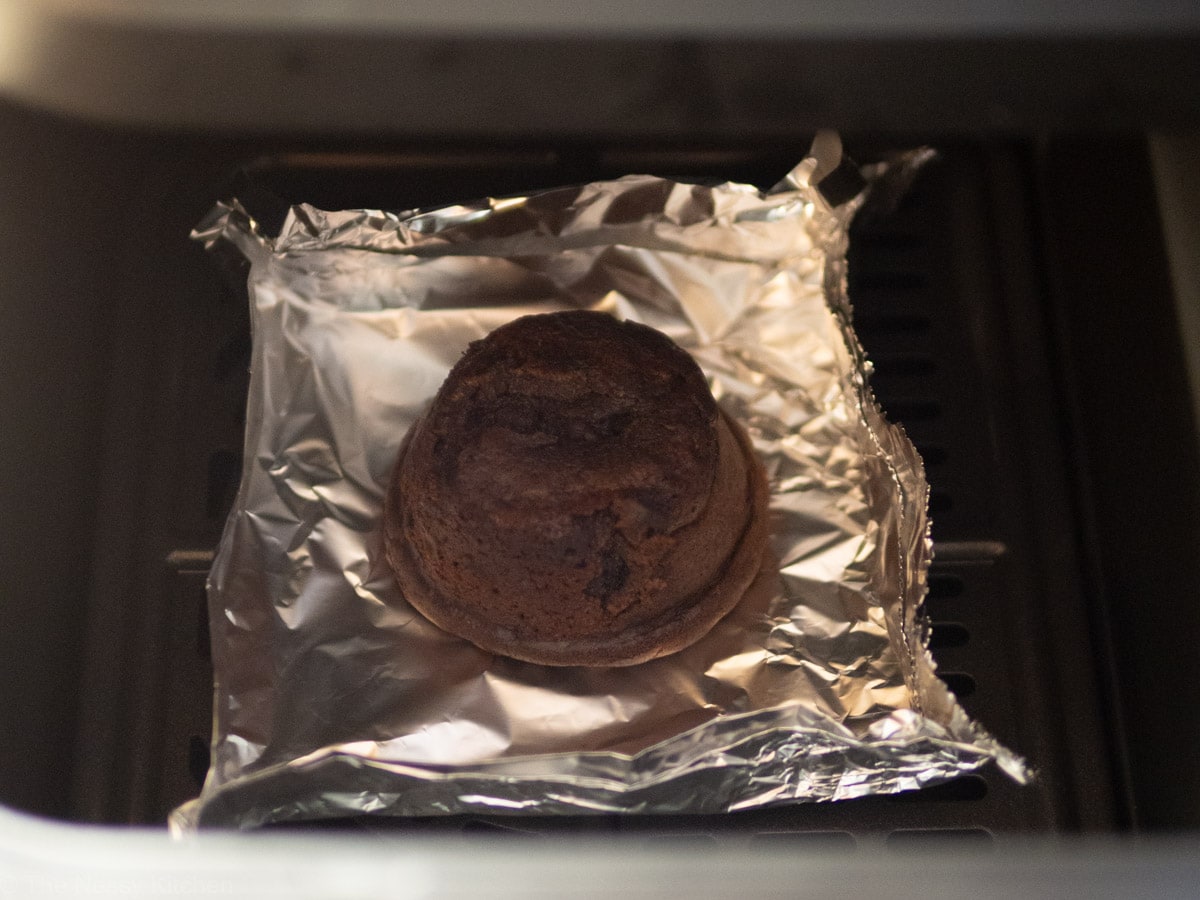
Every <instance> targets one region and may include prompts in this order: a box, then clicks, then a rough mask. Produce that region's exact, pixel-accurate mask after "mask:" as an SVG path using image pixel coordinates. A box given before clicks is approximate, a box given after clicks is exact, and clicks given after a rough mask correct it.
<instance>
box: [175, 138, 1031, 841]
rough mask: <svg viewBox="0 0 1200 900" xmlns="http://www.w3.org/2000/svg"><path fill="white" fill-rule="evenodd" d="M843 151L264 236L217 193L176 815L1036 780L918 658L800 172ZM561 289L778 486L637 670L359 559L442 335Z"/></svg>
mask: <svg viewBox="0 0 1200 900" xmlns="http://www.w3.org/2000/svg"><path fill="white" fill-rule="evenodd" d="M913 162H914V160H913V158H909V159H908V160H906V161H904V162H902V163H900V164H899V165H901V166H911V165H912V164H913ZM839 163H840V145H838V144H837V142H836V140H833V141H830V140H821V141H818V142H817V143H816V144H814V151H813V154H812V156H810V158H808V159H806V160H804V161H803V162H801V163H800V164H799V165H798V166H797V167H796V168H795V169H794V170H793V171H792V172H790V173H789V174H788V175H787V177H786V178H785V179H784V180H783V181H782V182H781V183H780V184H779V185H778V186H777V187H776V188H774V189H773V190H771V191H768V192H765V193H764V192H761V191H760V190H758V189H756V188H754V187H751V186H748V185H742V184H722V185H718V186H708V185H696V184H687V183H679V182H673V181H668V180H664V179H661V178H655V177H650V176H631V177H627V178H622V179H619V180H616V181H611V182H604V183H595V184H588V185H584V186H578V187H571V188H564V189H561V190H555V191H549V192H545V193H540V194H534V195H530V196H523V197H513V198H507V199H498V200H488V201H484V202H481V203H477V204H470V205H464V206H455V207H449V208H445V209H439V210H436V211H432V212H419V213H410V214H394V213H388V212H383V211H378V210H352V211H342V212H328V211H322V210H318V209H314V208H312V207H309V206H297V207H294V208H293V210H292V211H291V213H290V215H289V216H288V218H287V220H286V222H285V224H284V226H283V228H282V231H281V233H280V234H279V235H278V236H277V237H275V238H271V237H269V236H267V235H265V234H263V233H262V232H261V231H260V229H259V228H258V226H257V225H256V223H255V222H254V221H253V220H252V218H251V217H250V216H249V215H248V214H247V212H246V211H245V210H244V209H243V208H242V207H241V206H240V205H239V204H238V203H237V202H236V201H235V202H231V203H227V204H220V205H218V206H217V208H216V209H215V210H214V212H213V213H212V214H211V215H210V217H209V218H208V219H207V220H206V221H205V222H204V223H203V224H202V225H201V226H200V227H199V228H198V229H197V231H196V233H195V237H197V238H198V239H200V240H202V241H204V242H205V243H206V244H207V245H208V246H210V247H215V246H217V245H222V246H228V245H232V246H233V247H235V248H236V249H237V250H238V251H239V252H240V253H241V254H242V255H244V256H245V258H246V259H247V260H249V263H250V268H249V289H250V298H251V308H252V322H253V338H254V340H253V361H252V368H251V386H250V394H249V400H248V412H247V430H246V444H245V457H244V460H245V461H244V469H243V472H242V481H241V487H240V490H239V493H238V495H237V499H236V502H235V505H234V509H233V511H232V513H231V515H230V517H229V520H228V523H227V525H226V528H225V532H224V536H223V538H222V540H221V543H220V547H219V551H218V554H217V558H216V561H215V564H214V566H213V569H212V572H211V575H210V580H209V598H210V612H211V626H212V638H213V661H214V668H215V674H216V689H215V701H216V702H215V720H214V736H213V753H212V766H211V769H210V771H209V774H208V778H207V781H206V783H205V785H204V788H203V791H202V793H201V795H200V797H199V798H198V799H196V800H194V801H192V802H190V803H188V804H186V805H184V806H183V807H181V808H180V809H179V810H177V811H176V812H175V813H174V815H173V817H172V826H173V828H174V830H175V831H176V832H177V833H181V832H187V831H190V830H192V829H195V828H197V827H204V826H210V825H211V826H236V827H252V826H256V825H260V824H264V823H269V822H281V821H289V820H296V819H301V818H303V819H312V818H320V817H327V816H339V815H351V814H361V813H378V814H393V815H412V816H416V815H435V814H449V813H460V812H475V813H481V812H486V813H509V812H511V813H526V814H550V813H581V812H593V811H594V812H610V811H624V812H638V813H678V812H716V811H724V810H737V809H746V808H750V807H756V806H763V805H767V804H774V803H780V802H788V801H810V800H837V799H842V798H849V797H858V796H862V795H865V794H871V793H888V792H895V791H901V790H907V789H911V788H917V787H921V786H924V785H928V784H931V783H935V782H937V781H941V780H944V779H948V778H951V777H954V776H957V775H959V774H962V773H964V772H967V771H970V770H973V769H975V768H977V767H979V766H980V765H982V764H984V763H986V762H988V761H990V760H995V761H997V762H998V763H999V764H1000V765H1001V767H1002V768H1003V769H1004V770H1005V771H1007V772H1008V773H1009V774H1010V775H1012V776H1013V777H1014V778H1016V779H1017V780H1018V781H1023V780H1024V779H1026V778H1027V777H1028V772H1027V770H1026V768H1025V765H1024V763H1023V762H1022V761H1021V760H1020V759H1019V758H1018V757H1016V756H1015V755H1013V754H1012V753H1010V752H1009V751H1008V750H1006V749H1005V748H1003V747H1002V746H1000V745H999V744H998V743H997V742H996V741H994V740H993V739H992V738H990V737H989V736H988V735H987V734H986V733H985V732H984V731H983V730H982V729H981V728H979V727H978V726H976V725H975V724H974V723H972V722H971V721H969V720H968V718H967V716H966V715H965V714H964V713H963V711H962V710H961V708H960V707H959V706H958V704H957V703H956V701H955V700H954V698H953V696H952V695H951V694H950V693H949V692H948V691H947V690H946V688H945V686H944V685H943V684H942V682H941V681H939V680H938V679H937V677H936V674H935V673H934V666H933V662H932V660H931V657H930V655H929V653H928V650H927V647H926V644H927V631H928V629H927V627H926V625H925V622H924V620H923V618H922V617H921V615H920V605H921V601H922V599H923V596H924V592H925V578H926V571H927V569H928V565H929V560H930V553H931V542H930V538H929V528H928V520H927V497H928V487H927V485H926V482H925V476H924V470H923V467H922V464H921V461H920V458H919V457H918V455H917V453H916V451H915V450H914V448H913V446H912V444H911V443H910V442H909V441H908V439H907V438H906V437H905V435H904V434H903V432H902V431H901V430H900V429H899V428H898V427H895V426H892V425H890V424H888V423H887V422H886V421H884V419H883V417H882V415H881V413H880V411H879V408H878V406H877V404H876V403H875V402H874V400H873V399H872V396H871V393H870V390H869V386H868V382H867V374H868V371H869V365H868V364H867V362H866V360H865V359H864V357H863V354H862V351H861V349H860V346H859V344H858V341H857V340H856V339H855V337H854V334H853V331H852V329H851V312H850V306H849V303H848V301H847V298H846V294H845V252H846V247H847V240H848V237H847V228H848V225H849V222H850V219H851V217H852V216H853V215H854V213H855V211H856V210H857V209H858V208H859V206H860V205H861V203H862V202H863V199H864V197H865V196H866V192H863V193H860V194H858V195H857V196H855V197H853V198H851V199H850V200H847V201H845V202H843V203H841V204H840V205H833V204H831V203H830V202H829V201H827V200H826V198H825V197H824V195H823V194H822V192H821V190H820V189H819V187H818V186H817V184H816V182H817V181H818V180H819V178H820V176H822V175H824V174H825V173H827V172H829V171H832V170H834V169H835V168H836V167H837V166H838V165H839ZM866 174H867V176H868V182H872V181H874V182H875V183H877V184H878V183H880V181H879V180H880V179H884V178H887V177H889V170H888V169H886V168H879V169H876V170H874V171H870V172H867V173H866ZM891 174H892V175H893V176H896V177H898V176H897V173H896V171H895V169H893V170H891ZM869 190H870V187H869V186H868V188H867V191H869ZM572 308H587V309H598V310H604V311H607V312H609V313H611V314H613V315H615V316H619V317H622V318H628V319H634V320H637V321H639V322H643V323H645V324H648V325H651V326H653V327H655V328H658V329H660V330H661V331H664V332H665V333H667V334H668V335H670V336H671V337H672V338H673V339H674V340H675V341H676V342H677V343H679V344H680V345H681V346H683V347H684V348H685V349H687V350H688V351H689V352H690V353H691V354H692V355H693V356H694V357H695V359H696V360H697V362H698V363H699V364H700V366H701V368H702V369H703V370H704V372H705V374H706V375H707V377H708V379H709V382H710V384H711V386H712V390H713V393H714V395H715V396H716V398H717V400H718V402H719V403H720V404H721V405H722V407H723V408H724V409H725V410H726V411H727V412H729V413H730V414H732V415H733V416H734V417H736V418H737V419H738V420H739V421H740V422H742V423H743V425H744V426H745V427H746V429H747V431H748V433H749V434H750V435H751V438H752V440H753V442H754V445H755V447H756V449H757V452H758V453H759V454H760V456H761V458H762V461H763V463H764V465H765V467H766V470H767V473H768V477H769V481H770V486H771V513H772V517H773V518H772V531H773V539H772V551H773V555H772V558H771V559H769V560H768V561H767V562H766V563H765V564H764V566H763V569H762V572H761V573H760V575H759V578H758V579H757V581H756V582H755V584H754V586H753V588H752V589H751V590H750V592H749V593H748V594H747V596H746V598H745V599H744V601H743V602H742V603H741V605H740V606H739V607H738V608H737V609H736V610H735V611H734V612H733V613H731V614H730V615H729V616H728V617H726V618H725V619H724V620H723V621H722V622H720V623H719V624H718V625H717V626H716V627H715V628H714V629H713V630H712V631H711V632H710V633H709V634H708V635H707V636H706V637H705V638H703V639H702V640H700V641H699V642H698V643H696V644H695V645H693V646H692V647H690V648H688V649H686V650H684V651H682V652H680V653H677V654H674V655H672V656H669V657H665V658H662V659H658V660H654V661H651V662H648V663H644V664H642V665H638V666H632V667H626V668H583V667H579V668H569V667H568V668H561V667H544V666H538V665H534V664H530V663H523V662H518V661H515V660H512V659H507V658H503V657H499V656H493V655H490V654H488V653H486V652H484V651H481V650H479V649H477V648H476V647H474V646H472V645H471V644H469V643H467V642H465V641H463V640H461V639H458V638H455V637H452V636H450V635H447V634H445V633H443V632H441V631H439V630H438V629H437V628H436V627H434V626H433V625H431V624H430V623H429V622H427V621H426V620H424V619H423V618H422V617H421V616H420V615H419V614H418V613H417V612H415V611H414V610H413V609H412V608H411V607H410V606H409V605H408V604H407V603H406V602H405V600H404V597H403V596H401V594H400V593H399V591H398V589H397V587H396V584H395V582H394V580H393V578H392V576H391V574H390V572H389V571H388V568H387V565H386V563H385V562H384V558H383V553H382V552H381V543H380V515H381V507H382V500H383V495H384V490H385V486H386V485H387V483H388V481H389V477H390V474H391V470H392V467H393V465H394V463H395V460H396V456H397V452H398V449H399V447H400V443H401V441H402V440H403V438H404V435H405V432H406V430H407V429H408V428H409V427H410V426H411V425H412V423H413V421H414V420H415V419H416V418H417V416H418V415H419V414H420V413H421V411H422V409H423V408H424V407H425V405H426V404H427V402H428V401H429V400H430V399H431V398H432V396H433V395H434V393H435V392H436V391H437V389H438V387H439V385H440V384H441V382H442V380H443V379H444V378H445V376H446V374H447V372H448V371H449V369H450V367H451V366H452V365H453V363H454V362H455V361H456V359H457V358H458V357H459V355H460V354H461V353H462V351H463V350H464V348H465V347H466V345H467V344H468V343H469V342H470V341H473V340H476V339H478V338H481V337H483V336H484V335H485V334H487V333H488V332H489V331H491V330H492V329H494V328H496V327H498V326H499V325H501V324H503V323H505V322H507V321H509V320H511V319H513V318H515V317H517V316H520V315H524V314H527V313H533V312H545V311H550V310H556V309H572Z"/></svg>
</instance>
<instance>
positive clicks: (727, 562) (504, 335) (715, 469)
mask: <svg viewBox="0 0 1200 900" xmlns="http://www.w3.org/2000/svg"><path fill="white" fill-rule="evenodd" d="M766 494H767V491H766V483H765V479H764V477H763V473H762V469H761V466H760V465H759V463H758V462H757V459H756V457H755V455H754V453H753V451H752V449H751V447H750V443H749V441H748V439H747V437H746V435H745V434H744V432H743V431H742V430H741V428H740V427H739V426H738V425H737V424H736V423H735V422H734V421H733V420H731V419H730V418H729V417H728V416H727V415H725V414H724V413H723V412H722V411H721V410H720V409H719V407H718V406H717V404H716V402H715V401H714V400H713V397H712V394H711V392H710V391H709V389H708V385H707V383H706V382H705V379H704V376H703V374H702V373H701V371H700V369H699V367H698V366H697V365H696V363H695V361H694V360H693V359H692V358H691V357H690V356H689V355H688V354H687V353H686V352H685V351H683V350H682V349H680V348H679V347H678V346H677V345H676V344H674V343H673V342H672V341H671V340H670V339H669V338H667V337H666V336H665V335H663V334H661V333H660V332H658V331H655V330H654V329H652V328H648V327H646V326H643V325H638V324H635V323H632V322H620V321H618V320H616V319H614V318H612V317H611V316H608V315H605V314H603V313H597V312H582V311H579V312H563V313H550V314H544V315H534V316H526V317H524V318H521V319H517V320H515V321H513V322H511V323H509V324H507V325H505V326H503V327H501V328H498V329H497V330H496V331H494V332H492V333H491V334H490V335H488V336H487V337H486V338H484V339H483V340H480V341H476V342H475V343H473V344H471V345H470V347H469V348H468V349H467V351H466V353H465V354H464V355H463V356H462V358H461V359H460V360H459V362H458V363H457V364H456V365H455V366H454V368H453V369H452V370H451V372H450V374H449V376H448V377H447V378H446V381H445V382H444V383H443V385H442V387H441V389H440V390H439V391H438V394H437V396H436V397H435V399H434V401H433V403H432V405H431V406H430V408H429V409H428V411H427V412H426V413H425V415H424V416H423V417H422V418H421V419H420V420H419V421H418V422H417V424H416V425H415V426H414V427H413V429H412V430H411V431H410V433H409V435H408V438H407V439H406V441H405V442H404V446H403V448H402V449H401V452H400V457H399V460H398V462H397V466H396V469H395V473H394V475H393V477H392V482H391V485H390V487H389V490H388V495H387V500H386V504H385V511H384V535H385V544H386V550H387V558H388V561H389V562H390V564H391V567H392V569H393V571H394V572H395V574H396V578H397V581H398V583H399V585H400V588H401V591H402V592H403V594H404V597H405V599H407V600H408V601H409V602H410V603H411V604H412V605H413V606H414V607H416V609H417V610H419V611H420V612H421V613H423V614H424V615H425V616H426V617H427V618H429V619H430V620H431V621H432V622H433V623H435V624H436V625H438V626H440V627H441V628H443V629H444V630H446V631H449V632H451V633H453V634H456V635H459V636H461V637H464V638H466V639H467V640H469V641H472V642H473V643H475V644H476V645H478V646H480V647H482V648H484V649H486V650H489V651H492V652H495V653H499V654H503V655H507V656H511V657H515V658H517V659H522V660H527V661H530V662H536V663H543V664H548V665H585V666H618V665H630V664H633V663H638V662H643V661H645V660H649V659H653V658H655V657H658V656H663V655H665V654H668V653H673V652H675V651H677V650H680V649H682V648H684V647H686V646H688V645H689V644H691V643H693V642H695V641H696V640H698V639H699V638H700V637H702V636H703V635H704V634H705V633H707V632H708V631H709V630H710V629H711V628H712V626H713V625H714V624H715V623H716V622H717V621H718V620H719V619H720V618H721V617H722V616H724V615H725V614H726V613H728V612H729V611H730V610H731V609H732V608H733V607H734V606H735V605H736V604H737V602H738V600H739V599H740V598H741V597H742V595H743V593H744V592H745V590H746V588H747V587H748V586H749V584H750V582H751V581H752V580H753V578H754V576H755V575H756V574H757V572H758V569H759V566H760V563H761V560H762V555H763V550H764V547H765V543H766V534H767V527H766Z"/></svg>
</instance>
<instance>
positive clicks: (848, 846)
mask: <svg viewBox="0 0 1200 900" xmlns="http://www.w3.org/2000/svg"><path fill="white" fill-rule="evenodd" d="M753 841H754V843H755V844H756V845H759V846H765V847H772V848H775V847H779V848H783V847H786V848H787V849H789V850H800V851H812V852H814V853H853V852H854V851H855V850H856V849H857V847H858V845H857V843H856V842H855V840H854V836H853V835H851V834H848V833H847V832H845V831H764V832H760V833H759V834H756V835H755V836H754V838H753Z"/></svg>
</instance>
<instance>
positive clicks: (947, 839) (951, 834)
mask: <svg viewBox="0 0 1200 900" xmlns="http://www.w3.org/2000/svg"><path fill="white" fill-rule="evenodd" d="M993 843H994V839H993V837H992V835H991V833H990V832H987V831H984V830H983V829H982V828H919V829H918V828H914V829H906V830H904V831H893V832H892V833H891V834H889V835H888V839H887V844H888V848H889V849H891V850H905V851H908V850H920V849H930V850H943V849H955V850H976V849H978V850H984V849H988V848H991V847H992V846H993Z"/></svg>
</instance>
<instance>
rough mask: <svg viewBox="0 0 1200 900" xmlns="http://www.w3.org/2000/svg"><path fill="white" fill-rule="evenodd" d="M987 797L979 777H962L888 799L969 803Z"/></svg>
mask: <svg viewBox="0 0 1200 900" xmlns="http://www.w3.org/2000/svg"><path fill="white" fill-rule="evenodd" d="M987 795H988V784H987V781H985V780H984V779H983V778H982V777H980V776H979V775H964V776H963V777H961V778H955V779H954V780H953V781H945V782H943V783H941V784H935V785H932V786H930V787H927V788H922V789H921V790H919V791H905V792H904V793H902V794H894V795H892V797H890V798H889V799H890V800H891V801H892V802H894V803H917V802H920V803H923V802H930V801H933V802H938V803H971V802H975V801H977V800H982V799H983V798H984V797H986V796H987Z"/></svg>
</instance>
